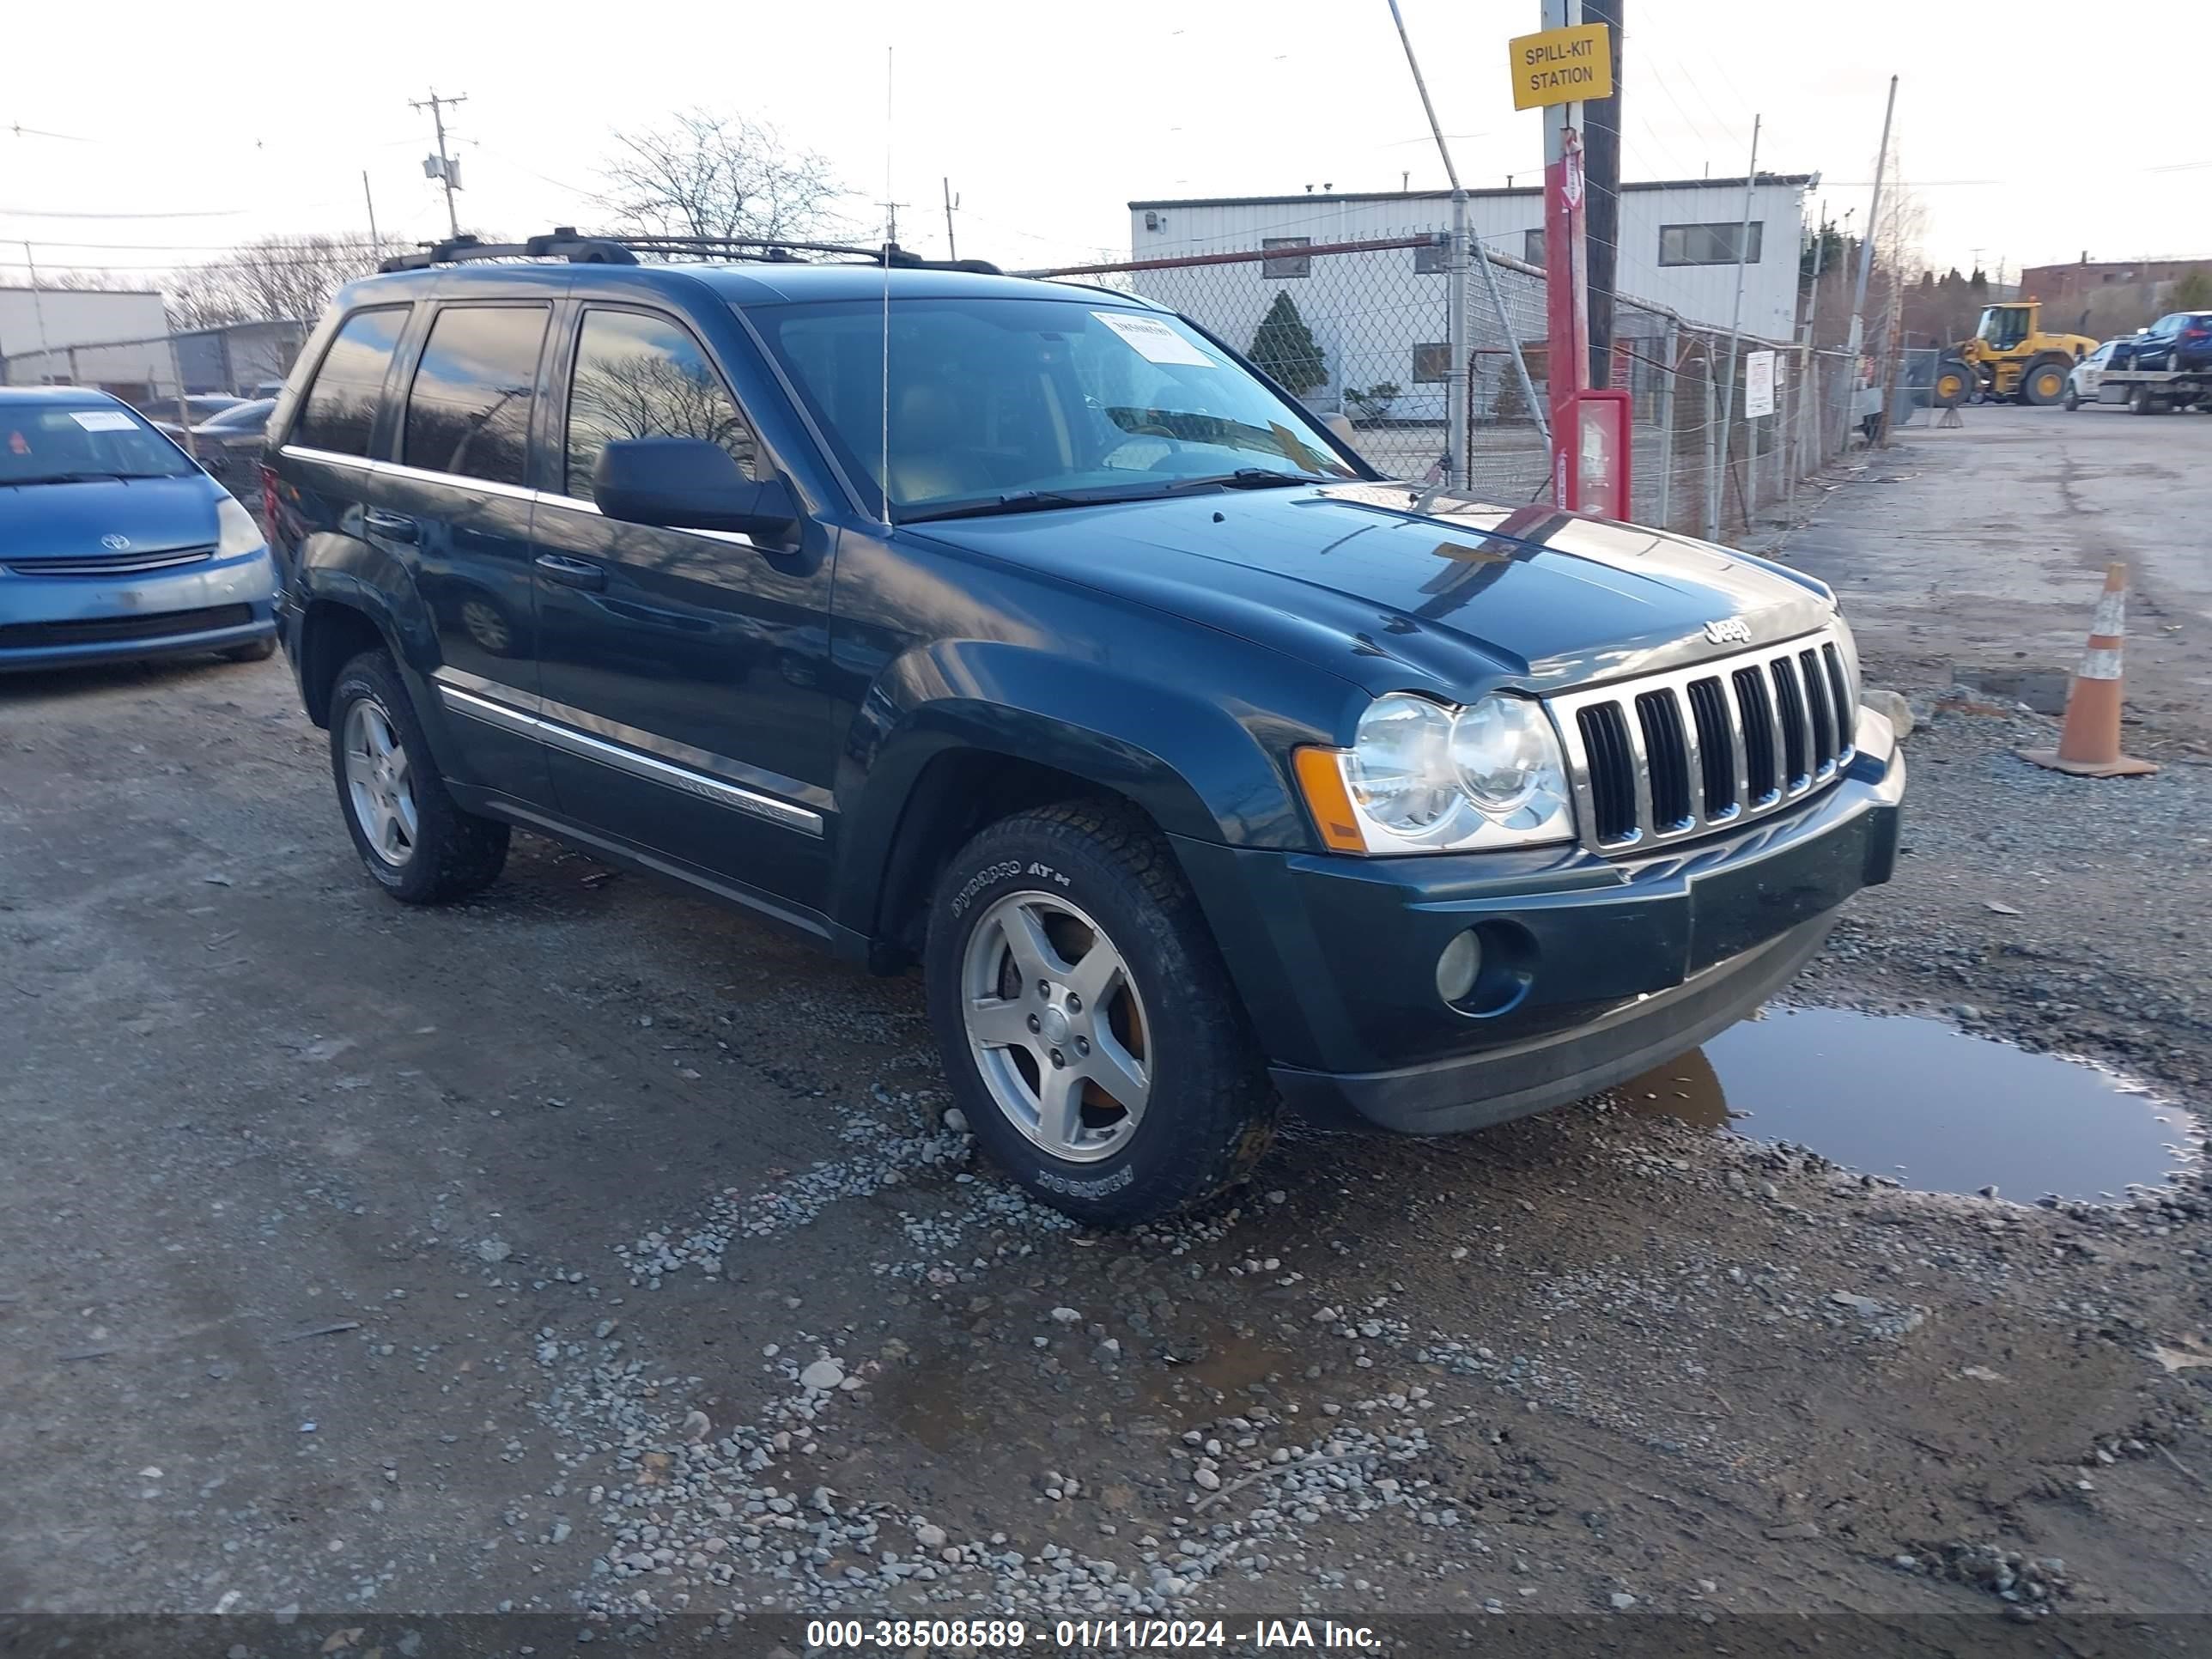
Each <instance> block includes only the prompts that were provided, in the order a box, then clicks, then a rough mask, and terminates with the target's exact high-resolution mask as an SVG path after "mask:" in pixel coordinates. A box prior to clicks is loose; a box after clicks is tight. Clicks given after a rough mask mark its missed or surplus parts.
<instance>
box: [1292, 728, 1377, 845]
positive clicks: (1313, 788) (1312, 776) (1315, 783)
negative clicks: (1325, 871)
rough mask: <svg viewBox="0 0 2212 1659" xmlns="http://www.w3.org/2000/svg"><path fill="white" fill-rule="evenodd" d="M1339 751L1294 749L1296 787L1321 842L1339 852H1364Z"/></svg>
mask: <svg viewBox="0 0 2212 1659" xmlns="http://www.w3.org/2000/svg"><path fill="white" fill-rule="evenodd" d="M1341 753H1342V751H1340V750H1334V749H1300V750H1296V751H1294V752H1293V754H1292V756H1291V760H1292V763H1293V764H1294V765H1295V766H1296V767H1297V774H1298V789H1299V791H1300V793H1303V794H1304V796H1305V798H1306V811H1309V812H1311V813H1312V814H1313V820H1314V827H1315V828H1316V829H1319V830H1320V831H1321V838H1322V843H1323V844H1324V845H1326V846H1327V847H1328V848H1330V849H1331V850H1332V851H1334V852H1339V853H1364V852H1365V851H1366V850H1367V841H1366V838H1365V837H1364V836H1362V835H1361V834H1360V833H1359V817H1358V814H1357V813H1355V812H1354V811H1352V793H1351V792H1350V791H1349V790H1347V789H1346V787H1344V768H1343V764H1342V760H1341Z"/></svg>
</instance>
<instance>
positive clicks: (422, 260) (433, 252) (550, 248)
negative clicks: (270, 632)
mask: <svg viewBox="0 0 2212 1659" xmlns="http://www.w3.org/2000/svg"><path fill="white" fill-rule="evenodd" d="M641 253H642V254H648V255H651V254H684V255H689V256H691V257H694V258H720V259H731V260H744V261H747V262H750V263H757V264H802V263H805V255H807V254H810V253H812V254H830V255H835V256H838V257H840V258H847V259H852V260H855V261H859V262H860V263H864V264H887V265H890V266H891V267H893V268H894V269H896V270H964V271H970V272H973V273H975V274H976V275H978V276H998V275H1000V270H999V267H998V266H996V265H994V264H991V263H990V262H989V261H987V260H984V259H925V258H922V257H921V255H920V254H918V253H914V252H909V251H908V250H907V249H905V248H902V247H901V246H899V245H898V244H897V243H896V242H886V243H884V245H883V246H880V247H872V248H871V247H860V246H854V245H852V244H848V243H843V242H807V241H799V240H793V239H791V238H789V237H770V236H650V235H646V236H585V235H581V234H579V233H578V232H577V230H576V228H575V227H574V226H573V225H562V226H559V227H557V228H555V229H554V230H553V231H552V232H551V233H550V234H547V235H544V236H532V237H531V238H530V239H529V240H527V241H522V242H486V241H481V240H478V239H477V238H476V237H474V236H455V237H451V238H448V239H447V240H445V241H442V242H433V243H429V244H427V245H425V246H423V247H422V248H421V249H419V250H418V251H416V252H412V253H398V254H394V255H393V256H392V258H388V259H386V260H384V261H383V262H382V263H380V264H379V265H378V266H377V270H379V271H380V272H386V273H388V272H392V271H396V270H430V269H431V268H432V267H434V266H436V265H450V264H464V263H466V262H468V261H471V260H479V259H565V260H567V261H568V263H570V264H586V265H634V264H637V263H638V256H639V255H640V254H641Z"/></svg>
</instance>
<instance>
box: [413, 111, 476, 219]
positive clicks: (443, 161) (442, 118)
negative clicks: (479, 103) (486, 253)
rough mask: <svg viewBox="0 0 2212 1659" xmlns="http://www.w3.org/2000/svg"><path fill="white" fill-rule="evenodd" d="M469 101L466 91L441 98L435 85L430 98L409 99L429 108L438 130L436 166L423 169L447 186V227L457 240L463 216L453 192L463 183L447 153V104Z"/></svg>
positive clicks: (433, 122)
mask: <svg viewBox="0 0 2212 1659" xmlns="http://www.w3.org/2000/svg"><path fill="white" fill-rule="evenodd" d="M468 101H469V95H468V94H466V93H462V94H459V95H458V96H456V97H453V98H441V97H440V96H438V89H437V88H435V87H433V88H430V95H429V96H428V98H410V99H409V100H407V102H408V106H409V107H410V108H412V109H427V110H428V111H429V112H430V125H432V126H433V127H435V129H436V130H437V133H438V155H437V165H436V166H435V167H428V166H425V167H424V168H423V171H424V173H428V175H429V176H430V177H432V178H434V179H437V181H438V182H439V183H440V184H441V185H444V186H445V187H446V224H447V228H448V229H450V230H451V231H452V232H453V236H454V238H455V240H459V237H460V234H461V216H460V214H459V211H458V210H456V209H455V208H454V206H453V192H454V191H457V190H459V188H460V187H461V185H460V175H459V169H457V168H456V167H454V165H453V157H452V156H450V155H447V154H446V106H447V105H448V104H465V103H467V102H468Z"/></svg>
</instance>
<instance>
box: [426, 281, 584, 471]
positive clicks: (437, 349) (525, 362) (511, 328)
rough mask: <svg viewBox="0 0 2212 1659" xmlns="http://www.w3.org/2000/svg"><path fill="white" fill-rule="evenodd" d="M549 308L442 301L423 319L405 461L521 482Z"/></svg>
mask: <svg viewBox="0 0 2212 1659" xmlns="http://www.w3.org/2000/svg"><path fill="white" fill-rule="evenodd" d="M551 315H552V312H551V310H550V308H549V307H544V306H447V307H445V309H443V310H442V311H441V312H440V313H438V318H437V320H436V321H435V322H434V323H433V324H431V325H430V338H429V342H428V344H426V345H425V346H424V347H423V348H422V362H421V363H420V364H419V365H417V367H416V370H415V382H414V385H413V386H410V388H409V389H408V393H407V433H406V437H405V440H404V443H403V445H402V447H401V449H400V452H399V458H400V459H401V460H403V461H404V462H405V463H406V464H407V465H409V466H419V467H423V468H427V469H428V471H433V472H452V473H456V474H459V476H461V477H469V478H483V479H485V480H487V481H489V482H490V483H507V484H520V483H522V482H523V481H524V475H525V471H526V466H527V464H528V461H529V455H530V404H531V397H532V389H533V388H534V387H535V386H536V385H537V383H538V353H539V351H540V350H541V349H543V348H544V343H545V325H546V322H547V320H548V319H550V317H551Z"/></svg>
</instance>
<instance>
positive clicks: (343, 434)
mask: <svg viewBox="0 0 2212 1659" xmlns="http://www.w3.org/2000/svg"><path fill="white" fill-rule="evenodd" d="M409 310H410V307H406V306H383V307H378V308H377V309H375V310H374V311H356V313H354V314H353V315H352V316H350V317H349V318H347V319H345V324H344V325H343V327H341V328H340V329H339V330H338V331H337V335H336V336H334V337H332V339H331V344H330V349H328V350H327V351H325V352H324V353H323V361H322V362H321V363H320V364H319V365H318V366H317V368H316V369H315V378H314V379H313V380H312V381H310V382H309V383H308V386H307V395H306V397H305V398H302V399H301V406H300V418H299V419H298V421H297V422H295V423H294V425H293V428H292V434H291V441H292V442H294V443H295V444H299V445H301V447H305V448H307V449H324V450H328V451H329V452H331V453H332V454H334V455H362V456H366V455H367V454H368V443H369V437H370V435H371V434H372V433H373V432H374V430H375V428H376V407H377V404H378V401H379V400H380V398H382V397H383V395H384V378H385V375H386V373H387V372H388V371H389V370H390V369H391V367H392V354H393V352H394V351H396V350H397V349H398V345H399V335H400V331H402V330H403V329H404V328H405V327H406V326H407V314H408V312H409Z"/></svg>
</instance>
